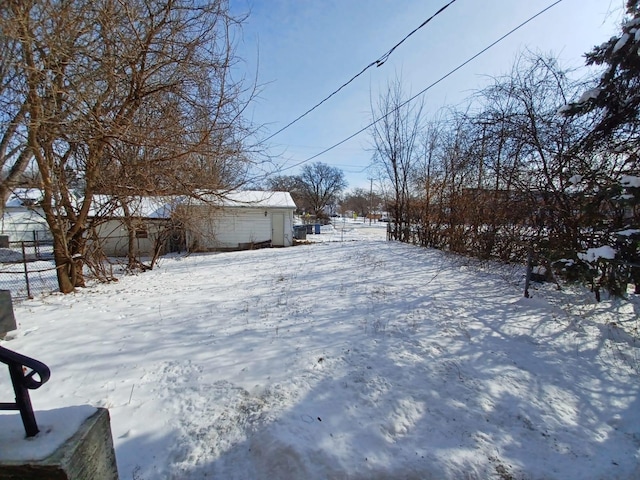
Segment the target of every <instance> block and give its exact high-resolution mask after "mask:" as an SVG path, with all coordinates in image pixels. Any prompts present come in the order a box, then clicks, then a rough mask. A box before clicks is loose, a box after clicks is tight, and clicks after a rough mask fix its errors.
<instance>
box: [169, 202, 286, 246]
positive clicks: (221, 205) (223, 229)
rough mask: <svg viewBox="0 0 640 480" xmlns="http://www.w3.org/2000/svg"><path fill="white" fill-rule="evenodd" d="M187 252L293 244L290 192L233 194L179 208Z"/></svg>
mask: <svg viewBox="0 0 640 480" xmlns="http://www.w3.org/2000/svg"><path fill="white" fill-rule="evenodd" d="M180 208H183V209H185V210H184V211H185V212H186V214H184V215H181V216H184V218H185V231H186V232H185V233H186V242H187V247H188V248H189V250H192V251H212V250H242V249H249V248H257V247H262V246H271V247H289V246H291V245H292V244H293V213H294V211H295V209H296V204H295V203H294V201H293V198H291V194H290V193H289V192H271V191H258V190H244V191H235V192H231V193H227V194H225V195H224V196H223V197H222V198H218V197H217V196H210V197H207V196H205V197H204V198H203V199H201V200H190V201H188V202H185V203H184V204H183V205H181V207H180Z"/></svg>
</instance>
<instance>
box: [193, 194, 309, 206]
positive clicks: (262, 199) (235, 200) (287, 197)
mask: <svg viewBox="0 0 640 480" xmlns="http://www.w3.org/2000/svg"><path fill="white" fill-rule="evenodd" d="M204 202H210V203H212V204H215V205H221V206H223V207H232V208H287V209H295V208H296V204H295V202H294V201H293V198H292V197H291V194H290V193H289V192H272V191H263V190H236V191H232V192H227V193H223V194H220V195H215V194H208V195H203V196H202V200H198V201H196V202H195V203H196V204H197V203H204Z"/></svg>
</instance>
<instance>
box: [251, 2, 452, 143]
mask: <svg viewBox="0 0 640 480" xmlns="http://www.w3.org/2000/svg"><path fill="white" fill-rule="evenodd" d="M455 2H456V0H451V1H450V2H449V3H447V4H446V5H444V6H443V7H442V8H440V10H438V11H437V12H436V13H434V14H433V15H431V16H430V17H429V18H427V19H426V20H425V21H424V22H422V23H421V24H420V25H419V26H417V27H416V28H414V29H413V30H412V31H411V32H409V33H408V34H407V35H405V37H404V38H403V39H402V40H400V41H399V42H398V43H396V44H395V45H394V46H393V47H391V49H389V50H388V51H387V52H386V53H384V54H383V55H382V56H380V57H378V59H377V60H374V61H373V62H371V63H370V64H369V65H367V66H366V67H364V68H363V69H362V70H360V72H358V73H356V74H355V75H354V76H353V77H351V78H350V79H349V80H347V81H346V82H345V83H343V84H342V85H340V87H339V88H338V89H337V90H335V91H333V92H332V93H331V94H329V95H328V96H327V97H325V98H324V99H323V100H321V101H320V102H318V103H316V104H315V105H314V106H313V107H311V108H310V109H309V110H307V111H306V112H304V113H303V114H302V115H300V116H298V117H296V118H295V119H294V120H292V121H290V122H289V123H287V124H286V125H285V126H284V127H282V128H281V129H280V130H278V131H276V132H275V133H272V134H271V135H269V136H268V137H267V138H265V139H263V140H262V141H261V142H260V143H264V142H266V141H268V140H271V139H272V138H273V137H275V136H276V135H278V134H279V133H281V132H283V131H285V130H286V129H287V128H289V127H290V126H291V125H293V124H294V123H296V122H298V121H299V120H301V119H302V118H304V117H306V116H307V115H309V114H310V113H311V112H313V111H314V110H315V109H316V108H318V107H319V106H320V105H322V104H323V103H324V102H326V101H327V100H329V99H330V98H331V97H333V96H334V95H336V94H337V93H338V92H340V90H342V89H343V88H344V87H346V86H347V85H349V84H350V83H352V82H353V81H354V80H355V79H356V78H358V77H359V76H360V75H362V74H363V73H364V72H366V71H367V70H369V69H370V68H371V67H374V66H375V67H381V66H382V65H383V64H384V63H385V62H386V61H387V60H388V59H389V57H390V56H391V54H392V53H393V52H394V50H395V49H396V48H398V47H399V46H400V45H402V44H403V43H404V42H405V41H406V40H407V39H408V38H409V37H410V36H411V35H413V34H414V33H416V32H417V31H418V30H420V29H421V28H422V27H424V26H425V25H426V24H427V23H429V22H430V21H431V20H433V19H434V18H435V17H437V16H438V15H440V14H441V13H442V12H443V11H445V10H446V9H447V8H448V7H449V6H450V5H451V4H452V3H455Z"/></svg>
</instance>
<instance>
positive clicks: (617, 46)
mask: <svg viewBox="0 0 640 480" xmlns="http://www.w3.org/2000/svg"><path fill="white" fill-rule="evenodd" d="M630 38H631V35H629V34H628V33H625V34H623V35H622V36H621V37H620V39H619V40H618V41H617V42H616V44H615V45H614V46H613V53H616V52H617V51H618V50H620V49H621V48H622V47H624V46H625V45H626V44H627V42H628V41H629V39H630Z"/></svg>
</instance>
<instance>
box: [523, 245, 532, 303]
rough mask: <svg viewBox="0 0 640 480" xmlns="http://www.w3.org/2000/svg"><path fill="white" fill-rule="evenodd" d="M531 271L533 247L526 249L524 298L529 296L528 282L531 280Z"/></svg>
mask: <svg viewBox="0 0 640 480" xmlns="http://www.w3.org/2000/svg"><path fill="white" fill-rule="evenodd" d="M532 271H533V248H531V247H529V249H528V250H527V273H526V274H525V279H524V298H529V283H530V282H531V273H532Z"/></svg>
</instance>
